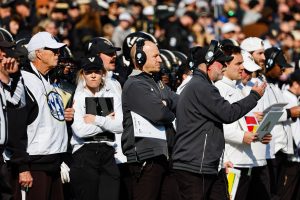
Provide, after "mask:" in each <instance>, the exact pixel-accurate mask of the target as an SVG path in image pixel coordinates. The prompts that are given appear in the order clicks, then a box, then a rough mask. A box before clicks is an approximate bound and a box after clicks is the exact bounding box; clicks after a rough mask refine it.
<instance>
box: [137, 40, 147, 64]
mask: <svg viewBox="0 0 300 200" xmlns="http://www.w3.org/2000/svg"><path fill="white" fill-rule="evenodd" d="M144 44H145V40H144V39H139V40H138V41H137V42H136V53H135V61H136V64H137V65H138V67H140V68H141V67H143V66H144V64H145V63H146V61H147V56H146V53H145V52H144V51H143V46H144Z"/></svg>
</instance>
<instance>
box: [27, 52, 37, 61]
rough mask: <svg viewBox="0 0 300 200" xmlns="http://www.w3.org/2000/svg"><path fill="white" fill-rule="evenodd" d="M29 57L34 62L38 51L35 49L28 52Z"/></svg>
mask: <svg viewBox="0 0 300 200" xmlns="http://www.w3.org/2000/svg"><path fill="white" fill-rule="evenodd" d="M28 59H29V60H30V61H31V62H32V61H34V60H35V59H36V53H35V51H31V52H29V53H28Z"/></svg>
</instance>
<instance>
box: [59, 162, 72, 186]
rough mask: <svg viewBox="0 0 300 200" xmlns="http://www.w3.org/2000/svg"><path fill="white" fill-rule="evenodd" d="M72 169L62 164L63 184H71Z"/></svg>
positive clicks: (61, 176)
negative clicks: (70, 173)
mask: <svg viewBox="0 0 300 200" xmlns="http://www.w3.org/2000/svg"><path fill="white" fill-rule="evenodd" d="M69 172H70V168H69V167H68V165H67V164H66V163H65V162H62V163H61V165H60V178H61V182H62V183H69V182H70V175H69Z"/></svg>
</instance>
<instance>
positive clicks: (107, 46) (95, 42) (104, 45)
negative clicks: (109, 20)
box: [86, 37, 121, 56]
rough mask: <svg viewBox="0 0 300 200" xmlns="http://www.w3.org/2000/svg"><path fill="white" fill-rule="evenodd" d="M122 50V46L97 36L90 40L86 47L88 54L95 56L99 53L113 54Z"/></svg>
mask: <svg viewBox="0 0 300 200" xmlns="http://www.w3.org/2000/svg"><path fill="white" fill-rule="evenodd" d="M120 50H121V48H119V47H115V46H114V45H113V44H112V42H111V41H109V40H108V39H106V38H103V37H96V38H93V39H92V40H91V41H89V42H88V44H87V47H86V55H89V56H94V55H98V54H99V53H104V54H112V53H115V52H116V51H120Z"/></svg>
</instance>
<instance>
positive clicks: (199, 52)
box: [188, 46, 233, 68]
mask: <svg viewBox="0 0 300 200" xmlns="http://www.w3.org/2000/svg"><path fill="white" fill-rule="evenodd" d="M207 52H208V47H207V46H205V47H200V46H196V47H192V48H191V49H190V54H189V56H188V63H189V66H190V67H191V68H195V67H197V66H198V65H200V64H202V63H205V64H209V65H210V64H212V63H213V62H214V61H218V62H220V63H222V64H225V62H229V61H231V60H232V59H233V57H232V56H227V55H225V54H224V52H223V51H222V50H221V49H220V48H217V49H216V50H215V51H214V52H213V54H214V55H213V59H212V61H211V62H210V63H207V61H206V59H205V55H206V54H207ZM209 65H208V66H209Z"/></svg>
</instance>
